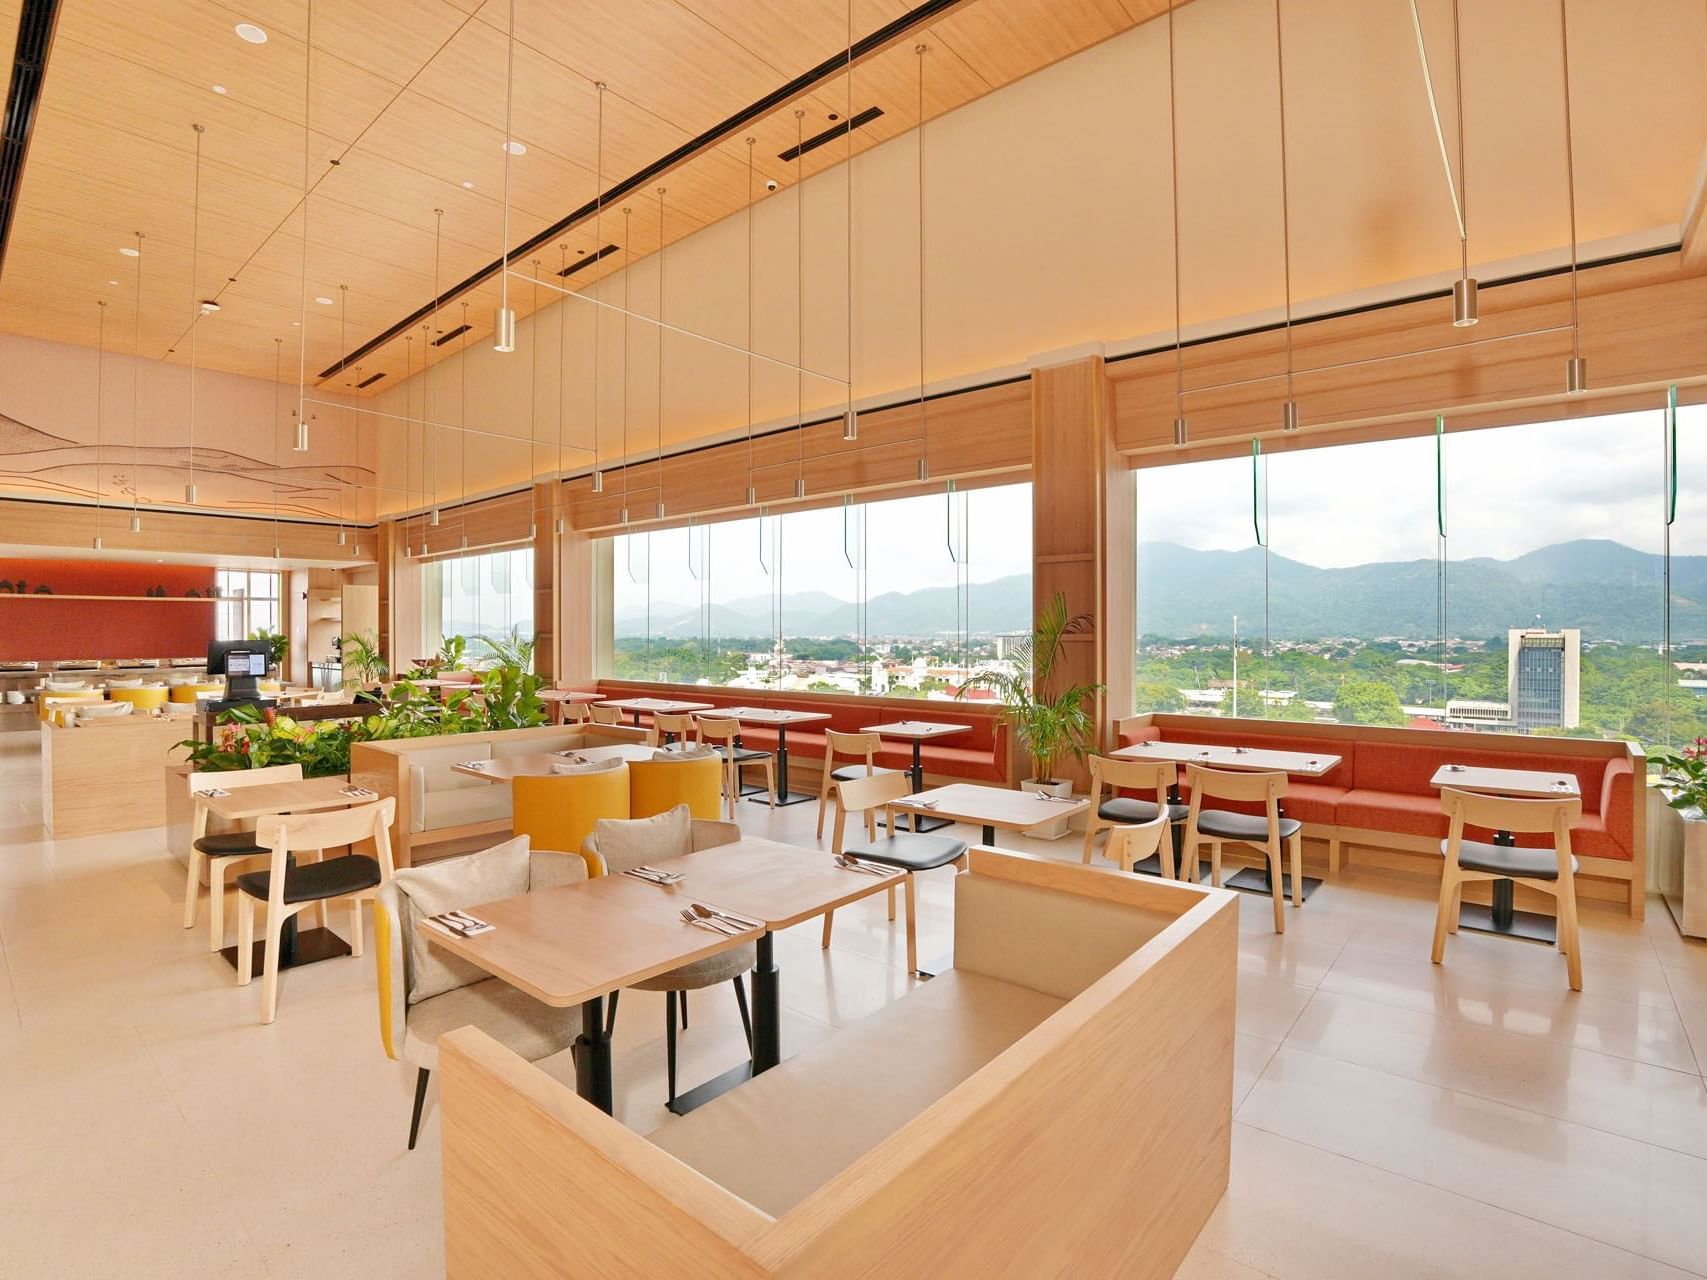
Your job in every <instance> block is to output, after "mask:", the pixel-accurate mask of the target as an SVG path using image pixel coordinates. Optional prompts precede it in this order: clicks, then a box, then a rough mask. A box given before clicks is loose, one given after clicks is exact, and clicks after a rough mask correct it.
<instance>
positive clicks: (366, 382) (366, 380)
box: [356, 371, 385, 391]
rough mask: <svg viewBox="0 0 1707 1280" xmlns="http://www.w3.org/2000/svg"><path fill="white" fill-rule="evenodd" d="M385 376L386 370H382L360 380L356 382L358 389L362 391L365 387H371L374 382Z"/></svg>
mask: <svg viewBox="0 0 1707 1280" xmlns="http://www.w3.org/2000/svg"><path fill="white" fill-rule="evenodd" d="M384 376H385V374H384V372H383V371H381V372H379V373H376V374H374V375H373V377H371V378H363V379H362V380H361V381H360V382H358V383H356V390H357V391H360V390H361V389H362V388H363V387H371V386H372V385H373V384H374V383H376V382H378V381H379V380H380V379H381V378H383V377H384Z"/></svg>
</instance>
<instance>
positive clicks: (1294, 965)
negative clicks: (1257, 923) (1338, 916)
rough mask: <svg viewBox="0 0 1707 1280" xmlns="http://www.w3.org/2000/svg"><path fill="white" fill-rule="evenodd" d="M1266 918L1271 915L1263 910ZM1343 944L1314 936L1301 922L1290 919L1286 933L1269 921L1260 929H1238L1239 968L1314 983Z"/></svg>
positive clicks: (1303, 984)
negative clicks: (1249, 930)
mask: <svg viewBox="0 0 1707 1280" xmlns="http://www.w3.org/2000/svg"><path fill="white" fill-rule="evenodd" d="M1306 909H1308V908H1306ZM1265 918H1270V917H1268V916H1267V913H1266V912H1265ZM1312 923H1313V922H1312ZM1344 946H1345V944H1344V943H1343V942H1341V941H1339V940H1337V939H1333V938H1329V939H1325V940H1324V939H1320V938H1317V937H1315V936H1313V935H1312V934H1311V933H1309V932H1308V931H1307V930H1306V929H1305V928H1304V927H1303V926H1302V924H1300V926H1299V927H1296V928H1294V927H1292V926H1291V922H1288V929H1287V932H1285V933H1275V932H1274V931H1273V928H1272V924H1271V925H1270V927H1269V928H1266V929H1264V930H1263V931H1262V932H1260V933H1256V932H1245V931H1242V930H1241V932H1240V934H1239V969H1240V971H1241V972H1243V973H1254V974H1261V975H1263V976H1265V977H1271V978H1281V979H1284V980H1285V981H1287V982H1290V983H1293V984H1294V985H1296V986H1300V987H1315V986H1319V985H1320V984H1321V981H1322V979H1323V978H1325V977H1326V976H1327V974H1328V970H1329V969H1331V968H1333V964H1334V961H1335V960H1337V959H1338V958H1339V954H1340V951H1341V950H1342V949H1343V948H1344Z"/></svg>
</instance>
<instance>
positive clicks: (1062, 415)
mask: <svg viewBox="0 0 1707 1280" xmlns="http://www.w3.org/2000/svg"><path fill="white" fill-rule="evenodd" d="M1112 407H1113V401H1112V397H1111V393H1110V389H1109V384H1108V380H1107V377H1106V375H1105V372H1104V366H1103V358H1102V357H1101V356H1100V355H1096V356H1089V357H1085V358H1080V359H1074V360H1071V361H1068V362H1065V363H1059V364H1048V365H1045V366H1043V367H1040V368H1035V369H1033V370H1032V375H1031V410H1032V484H1033V488H1032V598H1033V603H1034V605H1035V606H1036V607H1037V608H1041V607H1042V606H1043V605H1045V604H1046V603H1048V601H1049V600H1050V599H1051V598H1052V597H1053V596H1054V595H1055V594H1056V593H1057V592H1060V593H1061V594H1063V595H1065V596H1066V597H1067V608H1068V611H1069V612H1070V613H1075V614H1079V613H1083V614H1088V615H1089V618H1090V626H1089V627H1088V628H1087V629H1086V630H1085V631H1084V632H1083V633H1082V634H1079V635H1074V636H1069V637H1068V638H1067V642H1066V646H1065V650H1064V652H1063V655H1062V659H1061V663H1060V666H1059V667H1058V668H1057V673H1056V680H1057V681H1058V682H1061V683H1065V682H1068V681H1088V682H1094V683H1100V684H1102V685H1104V686H1105V691H1104V693H1103V694H1102V696H1101V697H1100V698H1098V700H1097V704H1096V723H1097V738H1096V745H1097V746H1098V747H1099V748H1101V747H1106V746H1108V745H1109V744H1108V743H1106V742H1105V741H1104V738H1106V736H1107V735H1108V733H1109V724H1110V721H1111V720H1112V719H1113V717H1114V716H1116V715H1126V714H1128V713H1129V712H1130V711H1131V710H1132V697H1133V693H1132V682H1133V664H1134V658H1135V650H1134V642H1135V637H1134V634H1133V631H1134V617H1133V591H1134V586H1135V582H1134V579H1135V576H1136V564H1137V554H1138V548H1137V543H1136V525H1135V522H1134V515H1133V485H1132V473H1131V471H1130V469H1129V468H1128V467H1127V465H1126V462H1125V460H1124V459H1123V458H1122V457H1121V455H1120V453H1119V452H1118V451H1117V450H1116V448H1115V441H1114V415H1113V412H1112ZM1085 776H1088V775H1087V774H1085V772H1084V771H1082V770H1081V771H1080V775H1079V777H1080V780H1081V781H1082V780H1083V778H1084V777H1085Z"/></svg>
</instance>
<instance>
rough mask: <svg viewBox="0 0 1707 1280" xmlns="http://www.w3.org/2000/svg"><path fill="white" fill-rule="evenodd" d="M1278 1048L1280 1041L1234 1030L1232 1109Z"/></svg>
mask: <svg viewBox="0 0 1707 1280" xmlns="http://www.w3.org/2000/svg"><path fill="white" fill-rule="evenodd" d="M1279 1048H1280V1041H1278V1040H1265V1039H1263V1038H1262V1037H1261V1036H1253V1035H1246V1034H1245V1033H1244V1032H1242V1031H1240V1032H1236V1033H1235V1034H1234V1036H1233V1109H1234V1110H1235V1111H1237V1110H1238V1108H1239V1104H1240V1103H1242V1102H1243V1101H1244V1100H1245V1098H1246V1097H1247V1096H1248V1095H1249V1094H1250V1091H1251V1090H1252V1088H1254V1087H1255V1086H1256V1082H1257V1080H1258V1079H1259V1078H1260V1077H1261V1076H1262V1073H1263V1070H1264V1068H1266V1067H1267V1066H1268V1063H1269V1059H1270V1058H1272V1057H1274V1053H1275V1050H1277V1049H1279Z"/></svg>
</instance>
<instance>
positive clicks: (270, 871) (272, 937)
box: [237, 796, 397, 1023]
mask: <svg viewBox="0 0 1707 1280" xmlns="http://www.w3.org/2000/svg"><path fill="white" fill-rule="evenodd" d="M396 815H397V799H396V797H395V796H387V797H386V798H385V799H383V800H377V801H375V802H374V803H372V804H363V805H357V806H355V807H354V808H351V809H334V810H332V811H331V812H329V813H304V814H298V815H295V816H285V817H274V818H263V819H261V821H260V822H259V823H257V824H256V827H255V838H256V843H258V844H259V845H261V846H262V847H263V848H264V849H267V850H268V851H270V852H271V853H272V861H271V865H270V866H269V867H268V868H267V870H265V871H250V872H246V873H245V874H243V875H240V876H238V877H237V888H238V891H239V894H240V896H239V898H238V903H237V982H238V985H239V986H245V987H246V986H248V985H249V982H250V979H251V978H252V977H253V969H254V965H253V956H254V950H255V904H256V903H257V902H265V903H266V904H267V922H266V928H267V955H266V962H265V965H266V967H265V969H264V971H263V973H262V976H261V1021H262V1022H264V1023H266V1022H271V1021H272V1020H273V1016H274V1014H275V1013H276V1012H277V1011H278V1003H279V945H280V934H281V932H282V930H283V929H284V926H285V921H287V920H289V919H290V918H291V917H292V916H294V915H297V914H298V913H300V912H302V911H305V910H307V909H308V908H309V907H312V906H314V905H316V904H317V903H322V902H326V901H329V900H331V899H335V898H341V899H345V900H347V901H348V902H349V904H350V952H351V954H352V955H358V956H359V955H361V954H362V900H363V899H364V898H371V897H373V896H374V891H375V890H376V889H378V888H379V886H380V885H381V884H383V883H385V882H386V881H387V880H390V879H391V875H392V872H393V871H394V870H395V867H394V866H393V865H392V861H391V834H390V833H391V823H392V821H393V820H394V819H395V817H396ZM361 840H372V841H373V846H374V851H375V853H377V854H378V857H377V858H370V857H368V856H367V855H366V854H359V853H351V854H348V855H346V856H344V857H341V858H330V859H327V858H322V859H321V860H320V861H318V862H313V863H310V864H309V865H308V866H306V867H304V866H293V865H292V863H291V853H292V851H293V850H309V849H312V850H315V851H316V852H317V853H319V852H321V851H323V850H326V849H336V848H340V847H342V846H343V845H347V844H350V845H353V844H355V843H357V842H358V841H361Z"/></svg>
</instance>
